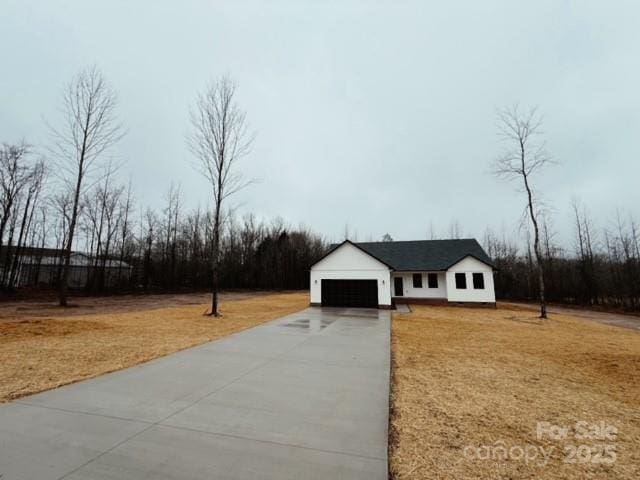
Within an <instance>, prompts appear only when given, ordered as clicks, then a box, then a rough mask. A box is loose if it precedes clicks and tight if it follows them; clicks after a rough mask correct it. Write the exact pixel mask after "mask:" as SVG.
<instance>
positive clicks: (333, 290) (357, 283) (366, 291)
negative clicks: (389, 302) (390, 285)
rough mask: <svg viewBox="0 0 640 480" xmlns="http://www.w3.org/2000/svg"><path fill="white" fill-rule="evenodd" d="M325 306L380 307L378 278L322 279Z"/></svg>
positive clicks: (323, 303)
mask: <svg viewBox="0 0 640 480" xmlns="http://www.w3.org/2000/svg"><path fill="white" fill-rule="evenodd" d="M322 305H323V306H325V307H372V308H377V307H378V282H377V281H376V280H322Z"/></svg>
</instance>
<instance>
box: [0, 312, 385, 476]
mask: <svg viewBox="0 0 640 480" xmlns="http://www.w3.org/2000/svg"><path fill="white" fill-rule="evenodd" d="M389 320H390V315H389V313H388V312H385V311H376V310H359V309H320V308H309V309H307V310H304V311H302V312H299V313H296V314H293V315H289V316H287V317H283V318H281V319H278V320H275V321H273V322H270V323H267V324H265V325H261V326H259V327H255V328H252V329H250V330H246V331H244V332H240V333H238V334H235V335H231V336H229V337H226V338H223V339H221V340H218V341H214V342H210V343H207V344H204V345H201V346H199V347H195V348H191V349H189V350H184V351H182V352H178V353H175V354H173V355H170V356H167V357H164V358H160V359H156V360H154V361H151V362H149V363H146V364H143V365H139V366H137V367H133V368H129V369H126V370H121V371H119V372H115V373H112V374H107V375H103V376H101V377H98V378H95V379H92V380H87V381H84V382H80V383H77V384H74V385H69V386H66V387H62V388H59V389H56V390H51V391H49V392H44V393H41V394H38V395H33V396H30V397H24V398H22V399H19V400H16V401H14V402H12V403H10V404H6V405H2V406H0V478H1V479H2V480H18V479H24V480H39V479H62V478H64V479H74V480H79V479H96V480H98V479H99V480H107V479H114V480H116V479H117V480H121V479H127V480H133V479H143V478H144V479H153V480H164V479H167V480H168V479H252V480H253V479H299V478H305V479H316V478H317V479H322V480H325V479H386V478H387V427H388V412H389V405H388V400H389V327H390V322H389ZM212 321H215V320H212Z"/></svg>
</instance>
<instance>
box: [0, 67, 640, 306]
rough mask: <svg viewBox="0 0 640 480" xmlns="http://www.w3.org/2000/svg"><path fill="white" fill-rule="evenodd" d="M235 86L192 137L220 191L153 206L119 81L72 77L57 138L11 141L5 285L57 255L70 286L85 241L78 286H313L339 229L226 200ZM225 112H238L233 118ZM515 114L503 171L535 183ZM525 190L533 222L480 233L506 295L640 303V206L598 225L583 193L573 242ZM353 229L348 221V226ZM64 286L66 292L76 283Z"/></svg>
mask: <svg viewBox="0 0 640 480" xmlns="http://www.w3.org/2000/svg"><path fill="white" fill-rule="evenodd" d="M234 93H235V86H234V85H233V83H232V82H231V81H230V80H228V79H222V80H220V81H218V82H217V83H216V82H214V83H213V84H212V85H211V87H210V88H209V89H207V90H205V91H204V92H203V94H202V95H200V96H199V97H198V98H197V102H196V105H195V108H194V109H193V110H192V112H193V118H192V120H193V122H192V130H191V132H192V136H191V137H190V146H191V148H192V151H193V153H194V154H195V158H196V159H197V160H199V161H200V164H199V165H200V167H202V170H203V172H204V173H205V174H206V175H207V178H208V179H209V180H210V183H211V189H212V190H211V193H212V201H211V203H209V205H207V207H206V208H196V209H189V208H186V207H185V202H184V199H183V193H182V190H181V186H180V185H176V184H171V185H166V187H165V189H166V190H165V191H166V193H165V195H164V200H163V206H161V207H160V208H150V207H148V206H147V205H146V204H145V199H142V198H137V197H136V194H135V192H136V189H135V185H132V184H131V183H130V182H125V181H123V180H122V178H123V176H124V175H123V172H121V171H118V169H117V168H116V166H117V162H116V161H114V158H113V156H112V155H110V154H109V150H110V148H111V147H112V146H113V145H114V144H115V143H116V142H117V141H118V140H119V138H120V137H121V136H122V133H123V131H124V130H123V128H122V127H121V125H120V123H119V122H118V121H117V119H116V118H117V116H116V106H117V102H116V94H115V90H114V89H112V88H111V87H110V86H109V85H108V83H107V82H106V80H105V79H104V77H103V76H102V74H100V72H99V71H98V70H97V69H86V70H83V71H82V72H80V74H78V76H76V78H75V79H74V80H73V81H72V82H71V83H70V85H69V87H68V88H67V90H65V93H64V96H63V109H62V110H63V113H64V116H63V117H62V119H61V120H59V121H58V122H57V123H53V124H52V130H53V132H54V133H53V136H52V140H51V144H49V145H30V144H29V143H28V142H27V141H26V140H25V141H23V140H19V139H18V140H14V141H13V143H4V144H2V147H1V148H0V244H1V245H2V247H1V248H0V287H1V291H2V292H3V293H2V294H3V295H6V293H7V292H16V291H21V290H25V289H31V288H35V287H38V286H45V285H38V283H43V282H41V281H39V280H38V279H40V278H41V275H39V271H40V270H42V269H45V268H47V269H49V270H50V271H51V272H52V277H51V278H50V280H51V281H50V282H47V285H46V286H48V288H52V286H56V285H58V286H62V285H64V284H65V283H66V282H65V275H66V274H65V270H67V271H69V270H70V271H73V268H75V267H74V265H76V264H74V261H73V258H74V257H73V255H77V253H74V254H72V253H71V252H82V253H83V254H84V255H82V258H83V260H82V261H83V262H84V263H83V268H84V271H86V276H85V277H82V278H81V281H80V283H77V282H76V284H75V285H74V288H76V289H80V290H81V291H85V292H89V293H99V292H105V291H131V290H139V291H153V290H176V289H185V290H195V289H199V290H204V289H211V288H212V285H214V282H215V287H216V288H215V289H216V291H217V288H218V287H219V288H224V289H230V288H265V289H300V288H306V287H308V281H309V280H308V278H309V276H308V270H309V267H310V266H311V264H312V263H313V261H314V260H315V259H317V258H319V257H320V256H321V255H322V254H323V253H324V252H325V251H326V249H327V247H328V244H327V242H326V241H325V240H324V239H323V238H322V237H321V236H320V235H318V234H316V233H314V232H313V231H311V230H310V229H308V228H306V227H304V226H297V227H292V226H291V225H288V224H287V223H286V221H285V220H283V219H279V218H276V219H271V220H264V219H258V218H256V217H255V216H253V215H251V214H245V215H243V216H238V215H235V214H234V213H233V208H232V206H233V205H232V204H227V203H225V202H223V201H222V200H224V199H226V198H229V196H230V195H231V194H232V193H234V192H236V191H237V190H238V188H240V187H242V186H244V185H245V184H246V182H245V180H244V179H243V177H242V176H241V171H242V170H236V169H235V167H236V163H235V162H236V160H238V159H240V158H241V157H243V156H244V155H245V154H246V153H248V151H249V145H250V143H251V137H250V135H248V134H247V133H246V126H245V123H244V113H243V112H242V111H240V110H239V109H237V107H236V106H235V104H234V102H233V101H232V100H233V98H234V97H233V95H234ZM225 108H226V110H225ZM225 112H226V113H225ZM512 113H513V112H512ZM224 115H230V116H229V117H226V118H227V120H229V119H230V120H231V122H229V121H227V122H226V123H225V122H224V121H222V122H221V116H222V117H224ZM505 115H507V114H506V113H505ZM527 119H528V120H527ZM222 120H224V118H222ZM503 120H505V122H503V123H504V124H503V126H504V127H505V128H507V130H506V133H507V134H508V135H511V137H509V138H510V140H511V141H512V143H511V144H510V145H508V146H509V149H508V150H507V151H506V152H505V156H503V157H501V158H499V159H498V163H497V165H496V169H497V170H499V171H498V172H497V173H500V174H501V175H502V176H506V177H507V178H514V179H518V180H519V181H520V182H523V181H524V178H523V176H522V173H523V171H524V173H526V174H527V175H529V174H531V173H535V170H536V169H541V168H542V167H543V166H544V165H545V164H546V158H547V157H545V156H543V155H542V152H543V151H542V150H540V149H539V147H535V145H534V143H530V144H528V145H524V146H526V147H531V148H534V147H535V149H532V150H529V151H528V152H530V153H531V157H529V158H526V159H525V160H528V159H530V160H531V161H532V162H533V163H526V161H525V166H524V170H523V165H522V150H521V149H520V148H519V146H520V139H519V138H520V136H519V133H522V130H521V129H523V128H524V129H528V130H529V131H528V132H525V133H527V134H529V135H531V133H532V132H531V131H532V129H533V128H532V127H533V126H536V125H537V123H535V118H534V117H525V121H524V123H523V122H522V121H521V120H522V119H521V118H520V117H513V116H509V115H507V116H506V117H503ZM527 121H528V123H527ZM514 122H515V123H514ZM225 125H226V126H225ZM223 126H224V132H222V130H221V129H222V127H223ZM231 127H233V128H232V130H231V131H229V130H228V128H231ZM234 129H235V130H234ZM519 129H520V130H519ZM225 135H226V136H225ZM514 135H515V136H514ZM514 141H515V143H513V142H514ZM514 145H515V149H514V148H512V147H514ZM229 148H230V150H229ZM221 149H222V150H221ZM234 149H235V150H234ZM525 153H526V152H525ZM542 160H544V161H542ZM249 164H250V159H248V161H247V165H249ZM240 165H241V166H244V165H242V163H241V164H240ZM245 171H250V168H248V169H247V170H245ZM529 179H530V178H529V177H528V178H527V180H529ZM527 186H529V191H527V190H528V189H527ZM536 186H540V188H543V184H539V183H536ZM523 192H524V193H525V195H524V196H523V197H522V198H523V207H525V206H526V211H527V217H526V218H528V219H529V221H527V222H522V226H523V227H524V228H523V229H520V230H518V231H513V232H510V231H505V232H500V233H496V232H493V231H491V230H488V231H487V232H486V233H485V235H484V236H483V238H482V243H483V244H484V246H485V248H486V249H487V252H488V253H489V255H490V256H491V257H492V258H493V259H494V260H495V262H496V265H497V267H498V271H497V272H496V277H495V280H496V293H497V295H498V297H499V298H502V299H529V300H536V299H539V297H540V293H541V292H542V290H541V286H542V285H543V286H544V297H545V301H550V302H565V303H576V304H586V305H601V306H607V307H616V308H621V309H625V310H640V223H638V221H637V219H635V218H633V217H632V216H631V215H629V214H628V213H625V212H623V211H616V210H614V209H612V211H611V217H610V219H609V220H608V221H607V223H606V224H600V225H598V224H596V223H595V222H594V221H593V219H592V217H591V215H590V214H589V209H588V205H587V204H585V203H582V202H580V201H579V200H575V201H574V202H573V204H572V205H571V208H572V212H573V222H572V224H563V225H562V230H563V233H565V234H566V232H567V231H571V234H572V236H573V237H574V239H575V240H574V242H573V243H572V244H571V245H568V246H567V245H561V244H560V243H559V242H558V241H557V235H556V234H557V231H556V230H555V229H554V227H553V217H552V215H551V214H550V212H549V211H547V210H545V209H543V208H540V205H541V204H540V203H539V197H537V196H536V190H535V189H533V187H532V185H525V188H524V189H523ZM533 218H535V220H536V222H535V224H534V223H533V222H532V221H531V220H532V219H533ZM422 220H423V222H424V225H425V228H426V229H427V230H429V233H428V234H427V237H430V238H438V235H437V234H436V230H437V227H438V226H434V225H433V224H432V223H431V222H430V220H429V218H428V216H427V217H425V218H424V219H422ZM507 220H508V219H507ZM462 230H463V227H462V226H461V225H460V223H459V222H456V221H454V222H452V223H451V226H450V228H449V230H448V232H447V234H446V235H444V236H446V237H453V238H455V237H460V236H462V235H463V234H462ZM348 231H349V228H348V227H346V228H345V236H349V233H348ZM536 231H537V234H536V233H535V232H536ZM390 233H391V235H393V232H390ZM391 235H385V239H386V240H389V239H390V238H391ZM565 236H566V235H565ZM536 238H537V240H536ZM370 240H373V239H370ZM75 261H80V260H78V259H76V260H75ZM67 265H68V268H67ZM61 293H62V295H61V301H62V303H64V301H65V300H66V291H65V290H63V291H62V292H61ZM214 301H215V300H214ZM213 311H214V312H215V308H214V310H213Z"/></svg>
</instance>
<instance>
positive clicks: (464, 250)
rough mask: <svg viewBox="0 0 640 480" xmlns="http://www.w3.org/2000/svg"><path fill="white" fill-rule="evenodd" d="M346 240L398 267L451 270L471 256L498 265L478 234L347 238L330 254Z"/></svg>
mask: <svg viewBox="0 0 640 480" xmlns="http://www.w3.org/2000/svg"><path fill="white" fill-rule="evenodd" d="M347 242H348V243H351V244H352V245H354V246H356V247H358V248H359V249H361V250H363V251H364V252H365V253H368V254H369V255H371V256H372V257H374V258H375V259H376V260H379V261H381V262H382V263H384V264H386V265H387V266H389V267H390V268H392V269H393V270H396V271H405V272H406V271H409V272H410V271H438V270H448V269H449V268H450V267H452V266H453V265H455V264H456V263H458V262H459V261H460V260H462V259H463V258H465V257H468V256H471V257H474V258H475V259H477V260H479V261H481V262H482V263H486V264H487V265H489V266H490V267H493V268H495V266H494V265H493V262H492V261H491V259H490V258H489V256H488V255H487V254H486V253H485V251H484V250H483V249H482V247H481V246H480V244H479V243H478V241H477V240H476V239H475V238H463V239H452V240H411V241H403V242H358V243H354V242H351V241H349V240H345V241H344V242H342V243H340V244H337V245H332V246H331V248H330V250H329V252H328V253H327V255H329V254H330V253H331V252H333V251H334V250H335V249H337V248H338V247H340V246H341V245H344V243H347ZM325 256H326V255H325ZM323 258H324V257H323Z"/></svg>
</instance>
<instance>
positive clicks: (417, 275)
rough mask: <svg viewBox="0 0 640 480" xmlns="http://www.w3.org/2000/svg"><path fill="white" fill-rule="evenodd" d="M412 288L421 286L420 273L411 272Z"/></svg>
mask: <svg viewBox="0 0 640 480" xmlns="http://www.w3.org/2000/svg"><path fill="white" fill-rule="evenodd" d="M413 288H422V274H421V273H414V274H413Z"/></svg>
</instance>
